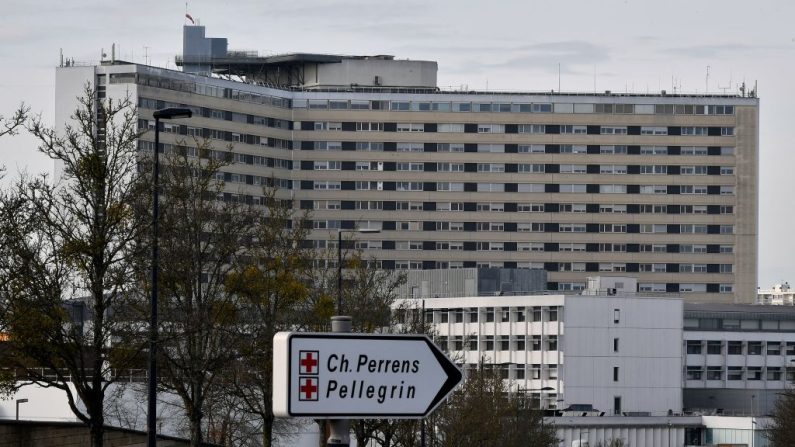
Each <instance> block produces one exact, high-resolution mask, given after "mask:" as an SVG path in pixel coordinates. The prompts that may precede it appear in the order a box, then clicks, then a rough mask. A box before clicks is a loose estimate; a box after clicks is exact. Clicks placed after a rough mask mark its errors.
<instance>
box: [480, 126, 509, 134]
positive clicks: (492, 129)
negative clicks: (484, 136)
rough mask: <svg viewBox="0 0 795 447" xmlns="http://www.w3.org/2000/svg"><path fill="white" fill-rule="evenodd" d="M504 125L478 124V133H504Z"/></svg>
mask: <svg viewBox="0 0 795 447" xmlns="http://www.w3.org/2000/svg"><path fill="white" fill-rule="evenodd" d="M504 132H505V125H504V124H478V133H504Z"/></svg>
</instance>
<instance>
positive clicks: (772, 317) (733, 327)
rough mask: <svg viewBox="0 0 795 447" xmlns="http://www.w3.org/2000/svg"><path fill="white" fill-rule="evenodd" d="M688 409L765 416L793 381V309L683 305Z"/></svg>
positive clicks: (794, 342)
mask: <svg viewBox="0 0 795 447" xmlns="http://www.w3.org/2000/svg"><path fill="white" fill-rule="evenodd" d="M683 329H684V330H683V335H682V339H683V349H684V353H685V357H684V358H683V363H684V366H685V369H684V377H683V382H682V383H683V385H682V386H683V388H684V391H683V396H684V407H685V409H688V410H692V411H697V412H702V411H714V413H718V414H745V415H765V414H769V413H770V411H772V410H773V408H774V403H775V400H776V398H777V397H778V396H777V393H780V392H782V391H783V390H785V389H786V388H788V387H789V386H791V384H792V383H793V382H795V308H793V307H790V306H753V305H743V304H685V305H684V324H683Z"/></svg>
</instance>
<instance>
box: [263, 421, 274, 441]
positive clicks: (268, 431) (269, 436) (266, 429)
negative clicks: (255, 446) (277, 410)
mask: <svg viewBox="0 0 795 447" xmlns="http://www.w3.org/2000/svg"><path fill="white" fill-rule="evenodd" d="M273 420H274V417H273V415H268V416H265V417H264V418H262V445H263V447H271V444H273Z"/></svg>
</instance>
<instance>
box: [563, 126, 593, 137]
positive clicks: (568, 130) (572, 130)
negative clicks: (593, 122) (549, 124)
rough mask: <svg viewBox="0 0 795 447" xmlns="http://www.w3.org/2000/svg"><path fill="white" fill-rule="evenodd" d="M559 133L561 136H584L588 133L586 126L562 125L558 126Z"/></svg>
mask: <svg viewBox="0 0 795 447" xmlns="http://www.w3.org/2000/svg"><path fill="white" fill-rule="evenodd" d="M560 133H562V134H583V135H584V134H586V133H588V126H574V125H570V124H569V125H563V126H560Z"/></svg>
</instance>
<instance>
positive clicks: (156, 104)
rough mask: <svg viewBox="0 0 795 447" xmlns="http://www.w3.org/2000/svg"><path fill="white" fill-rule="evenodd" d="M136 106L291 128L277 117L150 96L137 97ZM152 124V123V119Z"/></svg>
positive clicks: (291, 125) (290, 125) (197, 116)
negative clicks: (171, 108) (175, 108)
mask: <svg viewBox="0 0 795 447" xmlns="http://www.w3.org/2000/svg"><path fill="white" fill-rule="evenodd" d="M138 107H139V108H141V109H149V110H159V109H162V108H166V107H177V108H185V109H190V110H191V112H193V116H194V117H196V118H209V119H217V120H223V121H232V122H235V123H241V124H254V125H257V126H265V127H271V128H274V129H286V130H291V129H292V128H293V123H292V121H289V120H283V119H279V118H272V117H267V116H260V115H251V114H247V113H238V112H230V111H228V110H219V109H213V108H209V107H199V106H194V105H190V104H182V103H176V102H169V101H163V100H159V99H151V98H143V97H141V98H138ZM152 121H153V124H154V120H152Z"/></svg>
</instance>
